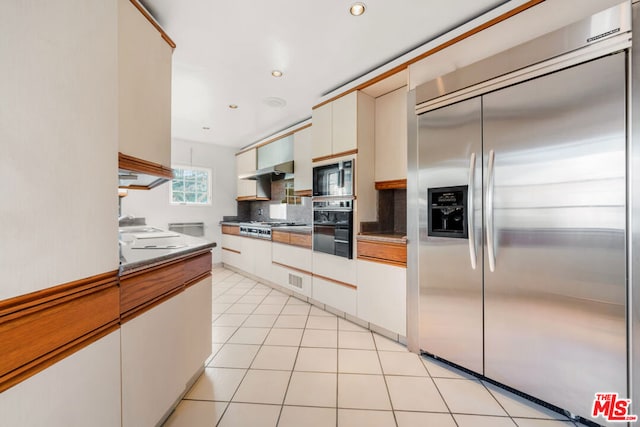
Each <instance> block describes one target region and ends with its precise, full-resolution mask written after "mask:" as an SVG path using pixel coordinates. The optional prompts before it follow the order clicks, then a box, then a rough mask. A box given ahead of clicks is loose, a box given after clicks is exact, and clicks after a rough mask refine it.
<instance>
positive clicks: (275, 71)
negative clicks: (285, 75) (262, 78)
mask: <svg viewBox="0 0 640 427" xmlns="http://www.w3.org/2000/svg"><path fill="white" fill-rule="evenodd" d="M271 75H272V76H273V77H282V71H280V70H273V71H272V72H271Z"/></svg>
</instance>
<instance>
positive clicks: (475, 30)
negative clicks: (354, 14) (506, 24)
mask: <svg viewBox="0 0 640 427" xmlns="http://www.w3.org/2000/svg"><path fill="white" fill-rule="evenodd" d="M544 1H545V0H530V1H528V2H526V3H524V4H522V5H520V6H518V7H516V8H514V9H512V10H509V11H507V12H505V13H503V14H502V15H500V16H497V17H495V18H493V19H490V20H489V21H487V22H485V23H482V24H480V25H478V26H477V27H474V28H472V29H470V30H469V31H467V32H465V33H462V34H460V35H459V36H456V37H454V38H452V39H451V40H447V41H446V42H444V43H442V44H439V45H438V46H435V47H434V48H432V49H429V50H428V51H426V52H424V53H422V54H420V55H418V56H416V57H414V58H411V59H409V60H408V61H406V62H404V63H402V64H400V65H398V66H396V67H393V68H392V69H390V70H387V71H385V72H384V73H382V74H379V75H377V76H375V77H373V78H371V79H369V80H367V81H366V82H364V83H361V84H359V85H357V86H355V87H353V88H351V89H349V90H346V91H344V92H342V93H341V94H339V95H336V96H334V97H332V98H329V99H327V100H325V101H323V102H321V103H319V104H317V105H314V106H313V109H314V110H315V109H316V108H320V107H322V106H323V105H326V104H328V103H330V102H333V101H335V100H336V99H338V98H342V97H343V96H345V95H348V94H350V93H351V92H354V91H357V90H362V89H365V88H367V87H369V86H371V85H374V84H376V83H378V82H380V81H382V80H384V79H386V78H387V77H391V76H392V75H394V74H396V73H399V72H400V71H403V70H406V69H407V68H408V67H409V66H410V65H412V64H415V63H416V62H418V61H421V60H423V59H424V58H427V57H429V56H431V55H433V54H435V53H438V52H440V51H441V50H444V49H446V48H448V47H450V46H453V45H454V44H456V43H459V42H461V41H462V40H464V39H467V38H469V37H471V36H473V35H474V34H477V33H479V32H481V31H484V30H486V29H487V28H490V27H493V26H494V25H496V24H499V23H500V22H502V21H506V20H507V19H509V18H512V17H514V16H515V15H517V14H519V13H521V12H524V11H525V10H527V9H530V8H532V7H534V6H537V5H538V4H540V3H543V2H544Z"/></svg>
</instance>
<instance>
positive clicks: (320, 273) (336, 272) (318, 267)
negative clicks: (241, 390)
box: [312, 252, 358, 316]
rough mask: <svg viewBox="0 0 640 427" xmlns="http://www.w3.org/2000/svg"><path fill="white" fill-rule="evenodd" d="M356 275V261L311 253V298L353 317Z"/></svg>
mask: <svg viewBox="0 0 640 427" xmlns="http://www.w3.org/2000/svg"><path fill="white" fill-rule="evenodd" d="M357 274H358V271H357V266H356V260H354V259H347V258H342V257H339V256H335V255H329V254H325V253H322V252H313V291H312V298H313V299H315V300H317V301H320V302H322V303H324V304H327V305H329V306H331V307H333V308H336V309H338V310H340V311H344V312H345V313H348V314H351V315H353V316H355V315H356V313H357V303H356V298H357V292H356V283H357Z"/></svg>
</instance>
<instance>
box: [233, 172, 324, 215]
mask: <svg viewBox="0 0 640 427" xmlns="http://www.w3.org/2000/svg"><path fill="white" fill-rule="evenodd" d="M292 186H293V180H289V179H288V180H284V179H281V180H278V181H273V182H272V183H271V200H268V201H260V202H258V201H254V202H238V218H239V219H240V220H242V221H270V220H284V219H283V218H282V215H278V216H276V217H270V216H269V212H270V209H269V208H270V205H279V206H278V207H277V208H275V209H272V211H273V212H276V211H278V212H280V211H282V210H284V213H285V214H286V221H287V222H297V223H303V224H311V222H312V217H313V213H312V211H311V207H312V204H311V197H296V196H292V188H293V187H292ZM288 187H290V189H289V191H287V188H288ZM282 201H285V202H287V203H282ZM282 205H284V209H283V208H282Z"/></svg>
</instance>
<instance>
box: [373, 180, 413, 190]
mask: <svg viewBox="0 0 640 427" xmlns="http://www.w3.org/2000/svg"><path fill="white" fill-rule="evenodd" d="M406 189H407V180H406V179H394V180H392V181H376V190H406Z"/></svg>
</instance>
